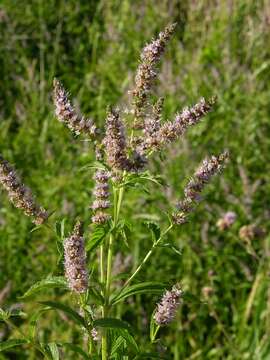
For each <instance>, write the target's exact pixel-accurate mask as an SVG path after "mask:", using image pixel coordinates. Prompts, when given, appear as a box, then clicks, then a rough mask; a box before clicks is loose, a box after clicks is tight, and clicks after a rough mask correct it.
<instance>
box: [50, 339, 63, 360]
mask: <svg viewBox="0 0 270 360" xmlns="http://www.w3.org/2000/svg"><path fill="white" fill-rule="evenodd" d="M47 347H48V349H49V350H50V355H51V358H52V360H59V359H60V357H59V350H58V346H57V344H56V343H55V342H51V343H48V345H47Z"/></svg>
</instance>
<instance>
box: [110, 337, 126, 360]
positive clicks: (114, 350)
mask: <svg viewBox="0 0 270 360" xmlns="http://www.w3.org/2000/svg"><path fill="white" fill-rule="evenodd" d="M124 344H125V339H124V338H123V337H122V336H119V337H118V338H117V339H116V340H115V341H114V342H113V344H112V349H111V356H112V357H113V356H114V355H117V353H118V349H119V348H120V347H122V346H123V345H124Z"/></svg>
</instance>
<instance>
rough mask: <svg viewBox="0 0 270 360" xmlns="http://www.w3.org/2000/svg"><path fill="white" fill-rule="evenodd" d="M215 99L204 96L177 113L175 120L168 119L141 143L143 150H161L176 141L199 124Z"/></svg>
mask: <svg viewBox="0 0 270 360" xmlns="http://www.w3.org/2000/svg"><path fill="white" fill-rule="evenodd" d="M215 101H216V98H215V97H213V98H212V99H210V100H209V101H206V100H205V99H204V98H202V99H201V100H200V101H199V102H198V103H197V104H195V105H194V106H192V107H191V108H185V109H184V110H183V111H182V112H181V113H180V114H177V115H176V117H175V119H174V121H167V122H166V123H165V124H164V125H162V126H161V127H160V129H159V130H158V131H156V132H153V133H148V135H147V136H146V137H145V139H144V142H143V143H142V145H141V149H142V152H146V151H147V150H153V149H157V150H160V149H161V148H162V146H164V145H166V144H169V143H171V142H173V141H175V140H176V139H177V138H178V137H180V136H181V135H183V134H184V133H185V132H186V130H187V129H188V128H189V127H190V126H193V125H195V124H197V123H198V122H199V121H200V120H201V119H202V117H203V116H204V115H206V114H207V113H208V112H210V111H211V109H212V107H213V105H214V103H215Z"/></svg>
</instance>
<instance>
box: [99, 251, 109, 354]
mask: <svg viewBox="0 0 270 360" xmlns="http://www.w3.org/2000/svg"><path fill="white" fill-rule="evenodd" d="M104 263H105V259H104V245H101V246H100V282H101V285H102V289H104V285H105V273H104ZM102 294H103V296H104V297H105V289H104V290H102ZM101 312H102V317H105V304H104V305H103V306H102V309H101ZM101 355H102V359H104V360H105V359H107V337H106V334H105V331H103V332H102V337H101Z"/></svg>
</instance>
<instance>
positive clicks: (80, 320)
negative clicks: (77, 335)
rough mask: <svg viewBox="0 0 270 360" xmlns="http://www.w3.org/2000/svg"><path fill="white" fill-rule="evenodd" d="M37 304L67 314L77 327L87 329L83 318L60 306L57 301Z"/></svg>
mask: <svg viewBox="0 0 270 360" xmlns="http://www.w3.org/2000/svg"><path fill="white" fill-rule="evenodd" d="M39 304H42V305H46V306H49V307H50V308H52V309H56V310H61V311H63V312H64V313H65V314H67V315H68V317H69V318H71V319H72V320H73V321H75V322H76V323H77V324H78V325H81V326H83V327H84V328H86V329H87V328H88V326H87V323H86V321H85V320H84V318H83V317H82V316H81V315H79V314H78V313H77V312H76V311H75V310H73V309H72V308H71V307H69V306H68V305H65V304H62V303H60V302H58V301H40V302H39Z"/></svg>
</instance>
